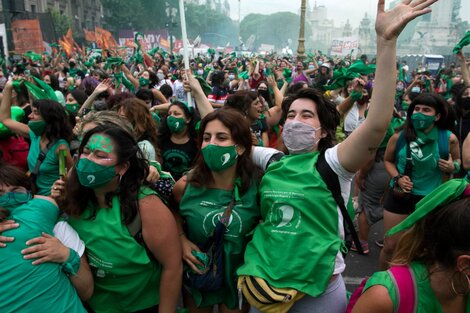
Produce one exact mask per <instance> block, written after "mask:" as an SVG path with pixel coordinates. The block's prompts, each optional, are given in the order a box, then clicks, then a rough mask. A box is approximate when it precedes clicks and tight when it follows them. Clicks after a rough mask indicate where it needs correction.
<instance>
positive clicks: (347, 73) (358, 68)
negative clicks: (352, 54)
mask: <svg viewBox="0 0 470 313" xmlns="http://www.w3.org/2000/svg"><path fill="white" fill-rule="evenodd" d="M374 72H375V64H372V65H366V64H365V63H364V62H362V61H361V60H357V61H356V62H354V63H353V64H352V65H351V66H350V67H348V68H344V67H342V68H340V69H339V70H336V71H334V73H333V79H332V83H331V84H328V85H325V86H324V88H325V90H335V89H339V88H342V87H344V86H346V82H347V81H349V80H353V79H354V78H357V77H359V76H360V75H368V74H372V73H374Z"/></svg>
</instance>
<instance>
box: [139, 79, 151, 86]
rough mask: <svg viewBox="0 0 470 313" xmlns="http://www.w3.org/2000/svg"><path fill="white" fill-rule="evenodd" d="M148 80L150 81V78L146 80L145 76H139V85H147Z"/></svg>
mask: <svg viewBox="0 0 470 313" xmlns="http://www.w3.org/2000/svg"><path fill="white" fill-rule="evenodd" d="M149 82H150V80H148V79H147V78H143V77H140V78H139V86H140V87H145V86H148V84H149Z"/></svg>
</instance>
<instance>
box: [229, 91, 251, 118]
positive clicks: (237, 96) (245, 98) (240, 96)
mask: <svg viewBox="0 0 470 313" xmlns="http://www.w3.org/2000/svg"><path fill="white" fill-rule="evenodd" d="M257 98H258V93H257V92H256V91H251V90H240V91H237V92H235V93H234V94H231V95H230V96H228V98H227V101H226V103H225V105H226V106H227V107H230V108H232V109H235V110H237V111H239V112H240V113H241V114H243V115H247V112H248V110H249V109H250V108H251V103H252V102H253V101H255V100H256V99H257Z"/></svg>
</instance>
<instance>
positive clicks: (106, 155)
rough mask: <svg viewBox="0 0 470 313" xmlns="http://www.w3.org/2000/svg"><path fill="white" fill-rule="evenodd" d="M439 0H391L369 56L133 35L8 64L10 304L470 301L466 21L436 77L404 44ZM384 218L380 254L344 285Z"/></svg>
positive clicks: (168, 308) (436, 305)
mask: <svg viewBox="0 0 470 313" xmlns="http://www.w3.org/2000/svg"><path fill="white" fill-rule="evenodd" d="M436 1H437V0H414V1H410V0H403V1H402V2H401V3H399V4H397V5H396V6H395V7H394V8H392V9H390V10H388V11H385V10H384V0H378V8H377V18H376V25H375V29H376V33H377V54H376V57H375V58H374V60H373V61H369V60H368V58H367V56H365V55H362V56H360V57H359V56H358V58H357V59H356V57H355V56H348V57H347V58H338V57H334V56H333V57H330V56H326V55H323V54H321V53H318V52H317V53H312V54H309V55H308V56H307V57H306V58H305V59H302V58H300V57H299V58H296V57H292V56H278V55H276V54H273V55H267V56H250V57H246V56H242V55H236V54H223V53H219V54H217V53H214V52H213V51H209V52H208V54H207V55H197V56H195V57H194V58H192V59H191V62H190V63H191V64H190V68H189V69H185V68H184V66H183V60H182V57H180V56H178V55H173V54H167V53H166V52H165V51H163V50H161V49H153V50H152V51H145V49H142V45H141V42H139V41H138V40H137V39H136V48H135V49H134V53H133V54H131V55H124V54H122V51H120V50H112V49H111V50H108V51H103V52H102V53H101V54H99V55H96V54H93V53H92V52H90V53H88V54H86V53H85V54H81V53H79V52H77V53H75V54H72V55H66V54H64V53H63V51H62V50H61V49H60V48H59V49H57V50H55V52H54V53H53V54H52V55H47V54H43V55H39V57H33V56H34V55H35V54H34V53H29V54H27V55H25V56H23V59H22V60H20V61H18V62H16V63H13V64H10V65H9V67H8V68H5V69H4V73H3V74H4V75H3V76H2V77H0V87H1V89H2V93H1V104H0V285H1V286H3V288H2V292H0V311H1V312H96V313H108V312H109V313H121V312H122V313H129V312H136V313H137V312H139V313H146V312H160V313H175V312H184V311H185V310H186V312H191V313H197V312H201V313H211V312H213V311H214V310H217V311H218V312H220V313H231V312H233V313H235V312H251V313H257V312H262V313H270V312H276V313H285V312H294V313H305V312H312V313H315V312H332V313H344V312H354V313H357V312H359V313H363V312H365V313H368V312H381V313H382V312H390V313H391V312H443V313H449V312H452V313H454V312H455V313H458V312H470V296H469V294H470V240H469V239H468V237H467V235H466V234H467V228H466V227H468V225H470V205H469V201H470V200H469V199H470V197H469V195H470V187H469V186H470V181H469V180H468V178H467V177H466V176H467V170H469V169H470V138H469V137H468V136H467V134H468V132H469V130H470V69H469V64H470V62H469V61H467V60H466V58H465V56H464V53H463V49H464V46H465V45H467V44H470V32H468V33H467V36H466V37H465V38H464V39H462V41H461V42H460V43H459V44H458V45H457V46H456V49H455V50H454V51H455V54H456V58H457V60H458V64H456V65H453V66H451V67H446V68H443V69H441V70H440V71H439V72H438V73H437V75H434V76H433V75H431V74H430V73H429V72H428V71H426V69H425V68H420V69H419V70H416V71H410V70H409V68H408V67H407V66H406V65H404V64H401V63H400V62H397V56H396V44H397V38H398V36H399V34H400V33H401V31H402V30H403V29H404V27H405V26H406V25H407V23H409V22H410V21H412V20H413V19H415V18H416V17H418V16H421V15H424V14H426V13H429V12H430V11H431V5H432V4H433V3H434V2H436ZM188 95H190V96H191V97H188ZM353 203H354V205H353ZM355 217H356V218H357V225H356V227H354V226H353V225H354V224H353V222H352V220H353V219H355ZM381 219H383V225H384V226H383V228H384V229H383V231H384V234H385V236H384V240H383V249H382V250H381V254H380V260H377V262H378V263H379V266H380V269H381V270H382V271H380V272H376V273H374V274H373V275H372V276H371V277H370V278H369V279H367V280H365V281H364V284H363V285H361V287H360V288H359V289H358V290H356V291H355V292H354V294H353V295H352V296H350V293H349V292H348V291H347V290H346V286H345V282H344V280H343V275H342V273H343V272H344V270H345V268H346V263H347V262H346V261H345V260H346V257H347V254H348V253H360V254H363V255H367V254H369V251H370V250H369V229H370V227H371V225H373V224H375V223H376V222H377V221H379V220H381ZM371 274H372V273H371ZM183 307H184V309H183ZM177 310H178V311H177Z"/></svg>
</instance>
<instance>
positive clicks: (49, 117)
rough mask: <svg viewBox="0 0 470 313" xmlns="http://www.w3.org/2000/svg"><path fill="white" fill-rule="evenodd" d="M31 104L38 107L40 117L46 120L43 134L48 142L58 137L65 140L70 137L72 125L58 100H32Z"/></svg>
mask: <svg viewBox="0 0 470 313" xmlns="http://www.w3.org/2000/svg"><path fill="white" fill-rule="evenodd" d="M32 106H33V108H36V109H38V111H39V114H41V117H42V119H43V120H44V121H45V122H46V129H45V130H44V136H45V137H46V138H47V139H49V144H52V143H54V142H56V141H57V140H59V139H65V140H67V141H70V140H71V139H72V125H71V124H70V121H69V118H68V115H67V112H66V111H65V109H64V107H63V106H62V105H61V104H60V103H59V102H57V101H53V100H49V99H42V100H34V101H33V104H32Z"/></svg>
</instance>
